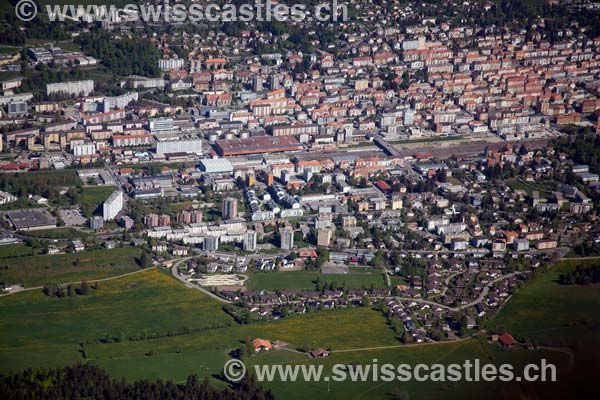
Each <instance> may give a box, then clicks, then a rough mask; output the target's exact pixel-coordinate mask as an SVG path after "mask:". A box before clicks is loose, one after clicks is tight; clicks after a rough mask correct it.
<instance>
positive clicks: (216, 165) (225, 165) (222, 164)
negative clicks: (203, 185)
mask: <svg viewBox="0 0 600 400" xmlns="http://www.w3.org/2000/svg"><path fill="white" fill-rule="evenodd" d="M200 169H201V170H202V171H204V172H208V173H209V174H210V173H213V174H216V173H224V172H233V165H231V163H230V162H229V160H228V159H226V158H207V159H205V160H201V161H200Z"/></svg>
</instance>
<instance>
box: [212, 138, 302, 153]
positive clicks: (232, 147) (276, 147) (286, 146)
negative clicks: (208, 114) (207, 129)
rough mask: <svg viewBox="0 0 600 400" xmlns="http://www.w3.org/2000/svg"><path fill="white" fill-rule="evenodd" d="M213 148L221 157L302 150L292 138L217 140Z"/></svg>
mask: <svg viewBox="0 0 600 400" xmlns="http://www.w3.org/2000/svg"><path fill="white" fill-rule="evenodd" d="M214 147H215V150H216V152H217V154H219V155H220V156H221V157H223V156H235V155H242V154H261V153H277V152H283V151H300V150H302V144H301V143H300V142H298V140H297V139H296V138H295V137H293V136H278V137H273V136H256V137H251V138H246V139H230V140H217V141H216V142H215V144H214Z"/></svg>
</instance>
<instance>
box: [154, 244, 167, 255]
mask: <svg viewBox="0 0 600 400" xmlns="http://www.w3.org/2000/svg"><path fill="white" fill-rule="evenodd" d="M167 248H168V245H167V243H166V242H158V243H155V244H153V245H152V251H154V252H156V253H162V252H165V251H167Z"/></svg>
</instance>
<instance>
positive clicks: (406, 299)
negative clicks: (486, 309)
mask: <svg viewBox="0 0 600 400" xmlns="http://www.w3.org/2000/svg"><path fill="white" fill-rule="evenodd" d="M519 274H522V272H513V273H511V274H508V275H503V276H501V277H499V278H496V279H494V280H493V281H490V282H489V283H488V284H487V285H485V287H484V288H483V290H482V291H481V293H480V294H479V297H477V299H475V300H473V301H471V302H470V303H468V304H463V305H461V306H459V307H450V306H447V305H444V304H440V303H436V302H435V301H431V300H425V299H415V298H413V297H396V299H398V300H401V301H414V302H415V303H423V304H429V305H432V306H439V307H442V308H444V309H446V310H449V311H454V312H457V311H460V310H464V309H465V308H469V307H472V306H474V305H475V304H477V303H480V302H481V301H483V299H484V298H485V296H487V294H488V293H489V292H490V287H491V286H492V285H493V284H494V283H496V282H500V281H502V280H504V279H509V278H512V277H513V276H516V275H519Z"/></svg>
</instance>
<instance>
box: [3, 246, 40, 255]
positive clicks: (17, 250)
mask: <svg viewBox="0 0 600 400" xmlns="http://www.w3.org/2000/svg"><path fill="white" fill-rule="evenodd" d="M33 254H34V250H33V249H32V248H31V247H27V246H25V245H23V244H7V245H4V246H0V258H14V257H25V256H32V255H33Z"/></svg>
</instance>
